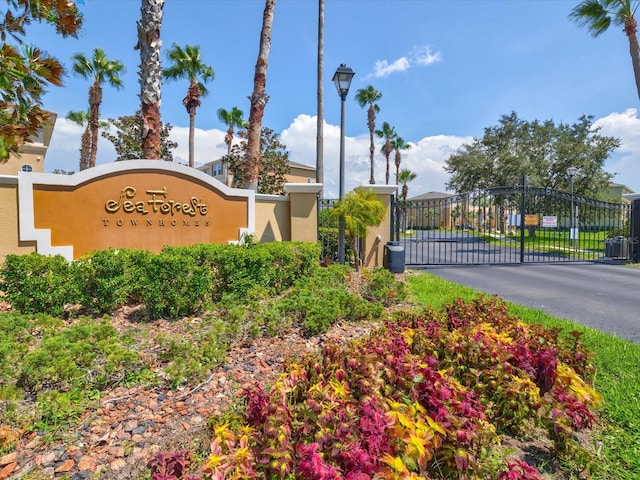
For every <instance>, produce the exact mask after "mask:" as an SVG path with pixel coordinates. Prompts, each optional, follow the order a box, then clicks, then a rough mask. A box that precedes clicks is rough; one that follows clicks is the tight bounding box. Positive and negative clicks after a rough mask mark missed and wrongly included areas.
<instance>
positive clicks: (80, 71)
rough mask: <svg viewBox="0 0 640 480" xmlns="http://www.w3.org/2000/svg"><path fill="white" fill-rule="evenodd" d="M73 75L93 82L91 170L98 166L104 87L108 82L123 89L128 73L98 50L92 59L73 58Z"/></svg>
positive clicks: (90, 99) (94, 51)
mask: <svg viewBox="0 0 640 480" xmlns="http://www.w3.org/2000/svg"><path fill="white" fill-rule="evenodd" d="M72 69H73V73H74V74H76V75H77V76H79V77H80V78H84V79H85V80H91V81H93V83H92V84H91V86H90V87H89V112H90V115H89V132H90V138H91V151H90V152H89V168H92V167H95V166H96V158H97V155H98V129H99V128H100V105H101V104H102V85H103V84H104V83H105V82H107V83H109V85H111V86H112V87H114V88H117V89H120V88H122V87H123V85H124V84H123V82H122V79H121V78H120V74H122V73H124V72H125V71H126V69H125V67H124V64H123V63H122V62H121V61H119V60H109V59H108V58H107V55H106V54H105V52H104V50H102V49H100V48H96V49H94V50H93V55H92V56H91V58H88V57H86V56H85V55H84V54H82V53H76V54H75V55H74V56H73V67H72Z"/></svg>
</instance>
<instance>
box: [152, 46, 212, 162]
mask: <svg viewBox="0 0 640 480" xmlns="http://www.w3.org/2000/svg"><path fill="white" fill-rule="evenodd" d="M167 57H168V58H169V61H170V62H171V65H170V66H169V67H168V68H165V69H164V70H163V71H162V74H163V75H164V78H166V79H167V80H177V79H185V80H188V81H189V88H188V89H187V95H186V96H185V97H184V98H183V99H182V104H183V105H184V108H186V109H187V113H188V114H189V166H190V167H192V168H193V167H194V166H195V153H194V134H195V127H196V110H197V108H198V107H199V106H200V105H202V102H201V101H200V98H202V97H206V96H207V95H208V94H209V91H208V90H207V87H206V86H205V83H208V82H211V81H212V80H213V78H214V77H215V73H214V72H213V69H212V68H211V67H210V66H209V65H206V64H204V63H203V62H202V59H201V56H200V47H198V46H194V45H187V46H186V47H184V48H182V47H181V46H180V45H177V44H175V43H174V44H173V47H172V48H171V49H170V50H169V52H168V54H167Z"/></svg>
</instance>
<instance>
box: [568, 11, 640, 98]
mask: <svg viewBox="0 0 640 480" xmlns="http://www.w3.org/2000/svg"><path fill="white" fill-rule="evenodd" d="M639 5H640V1H638V0H584V1H582V2H580V3H579V4H578V6H577V7H575V8H574V9H573V10H572V11H571V13H570V14H569V18H570V19H572V20H573V21H574V22H576V23H577V24H578V26H580V27H587V29H588V30H589V33H590V34H591V35H592V36H594V37H597V36H599V35H600V34H601V33H603V32H605V31H606V30H607V29H608V28H609V26H610V25H611V24H612V23H613V24H614V25H620V26H622V27H623V31H624V33H625V34H626V35H627V39H628V40H629V53H630V54H631V64H632V65H633V74H634V76H635V80H636V89H637V91H638V97H639V98H640V47H639V46H638V36H637V32H638V22H637V21H636V18H635V12H636V10H637V9H638V6H639Z"/></svg>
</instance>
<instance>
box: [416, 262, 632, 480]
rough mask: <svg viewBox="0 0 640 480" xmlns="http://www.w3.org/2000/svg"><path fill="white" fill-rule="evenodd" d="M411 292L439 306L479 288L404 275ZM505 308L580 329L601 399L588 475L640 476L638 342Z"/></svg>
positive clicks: (539, 313)
mask: <svg viewBox="0 0 640 480" xmlns="http://www.w3.org/2000/svg"><path fill="white" fill-rule="evenodd" d="M408 283H409V286H410V290H411V295H412V297H413V298H414V300H415V301H417V302H419V303H422V304H424V305H430V306H433V307H440V306H442V305H445V304H448V303H450V302H451V301H452V300H454V299H455V298H457V297H461V298H465V299H471V298H475V297H477V296H479V295H481V292H478V291H476V290H473V289H471V288H468V287H465V286H462V285H458V284H455V283H452V282H448V281H446V280H443V279H440V278H438V277H436V276H434V275H430V274H427V273H420V274H417V275H411V276H409V278H408ZM509 309H510V312H511V313H512V314H513V315H515V316H517V317H519V318H521V319H522V320H523V321H525V322H527V323H539V324H542V325H544V326H547V327H560V328H562V329H563V330H564V331H566V332H569V331H571V330H577V331H580V332H583V333H584V335H583V337H582V340H583V342H584V343H585V345H586V347H587V348H588V349H589V350H591V351H592V352H593V353H594V358H593V363H594V365H595V367H596V376H595V380H594V386H595V388H596V390H598V392H600V394H601V395H602V396H603V397H604V404H603V406H602V408H601V411H600V417H601V420H602V421H601V425H599V427H598V428H597V429H596V432H595V441H596V450H597V453H598V461H597V465H596V468H597V474H596V475H594V476H593V477H592V478H597V479H611V480H613V479H616V480H626V479H629V480H632V479H638V478H640V345H637V344H635V343H631V342H628V341H625V340H622V339H620V338H619V337H616V336H613V335H609V334H606V333H602V332H599V331H597V330H593V329H590V328H586V327H583V326H581V325H579V324H576V323H573V322H569V321H566V320H562V319H560V318H557V317H553V316H551V315H548V314H547V313H545V312H542V311H540V310H535V309H533V308H528V307H523V306H521V305H516V304H511V303H509Z"/></svg>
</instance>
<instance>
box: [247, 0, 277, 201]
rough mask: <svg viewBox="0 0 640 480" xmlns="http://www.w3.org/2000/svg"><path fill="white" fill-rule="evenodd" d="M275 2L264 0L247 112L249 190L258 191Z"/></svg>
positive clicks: (267, 98)
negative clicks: (261, 139)
mask: <svg viewBox="0 0 640 480" xmlns="http://www.w3.org/2000/svg"><path fill="white" fill-rule="evenodd" d="M275 5H276V0H266V1H265V6H264V14H263V16H262V31H261V32H260V52H259V53H258V61H257V62H256V69H255V73H254V76H253V94H252V95H251V109H250V112H249V130H248V132H247V157H246V165H245V171H244V186H245V188H248V189H251V190H257V189H258V176H259V173H260V133H261V131H262V117H263V115H264V108H265V106H266V105H267V102H268V101H269V96H268V95H267V94H266V93H265V90H266V85H267V65H268V60H269V50H270V48H271V27H272V25H273V12H274V9H275Z"/></svg>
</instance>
